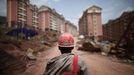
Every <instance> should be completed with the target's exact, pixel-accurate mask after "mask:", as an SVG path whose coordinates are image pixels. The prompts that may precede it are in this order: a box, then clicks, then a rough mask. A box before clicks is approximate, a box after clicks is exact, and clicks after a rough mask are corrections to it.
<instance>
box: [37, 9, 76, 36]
mask: <svg viewBox="0 0 134 75" xmlns="http://www.w3.org/2000/svg"><path fill="white" fill-rule="evenodd" d="M38 18H39V27H40V29H41V30H42V31H45V30H54V31H57V32H59V33H65V32H68V33H71V34H73V35H76V32H77V27H76V26H75V25H74V24H72V23H71V22H69V21H67V20H66V19H65V18H64V16H63V15H61V14H59V13H58V12H56V10H55V9H51V8H50V7H48V6H41V7H40V8H39V13H38Z"/></svg>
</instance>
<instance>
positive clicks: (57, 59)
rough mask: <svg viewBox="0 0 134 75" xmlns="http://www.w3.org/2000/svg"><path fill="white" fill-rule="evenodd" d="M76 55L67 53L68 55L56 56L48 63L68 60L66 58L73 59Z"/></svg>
mask: <svg viewBox="0 0 134 75" xmlns="http://www.w3.org/2000/svg"><path fill="white" fill-rule="evenodd" d="M73 55H74V54H72V53H67V54H61V55H59V56H56V57H54V58H52V59H50V60H48V63H51V62H55V61H59V60H62V59H66V58H71V57H73Z"/></svg>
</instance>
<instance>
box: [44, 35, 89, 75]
mask: <svg viewBox="0 0 134 75" xmlns="http://www.w3.org/2000/svg"><path fill="white" fill-rule="evenodd" d="M58 47H59V50H60V52H61V55H60V56H58V57H55V58H53V59H51V60H50V61H48V64H47V67H46V71H45V72H44V74H43V75H89V74H88V71H87V67H86V65H85V64H84V62H83V61H82V60H81V59H80V58H79V57H78V56H77V55H75V54H73V53H71V52H72V50H73V48H74V38H73V36H72V35H71V34H69V33H63V34H62V35H61V36H60V37H59V40H58Z"/></svg>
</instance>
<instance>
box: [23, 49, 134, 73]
mask: <svg viewBox="0 0 134 75" xmlns="http://www.w3.org/2000/svg"><path fill="white" fill-rule="evenodd" d="M73 53H75V54H78V55H79V56H81V58H82V59H83V60H84V61H85V63H86V65H87V67H88V70H89V72H90V74H91V75H134V66H132V65H126V64H122V63H118V62H113V61H111V60H110V59H109V58H108V57H106V56H102V55H100V54H96V53H94V54H93V53H89V52H84V51H77V50H76V48H75V49H74V50H73ZM58 55H60V51H59V50H58V48H57V46H55V47H53V48H51V49H49V50H46V51H44V52H42V53H40V54H39V56H38V60H37V62H36V65H35V66H32V67H30V68H29V69H28V70H27V71H26V72H25V73H24V74H23V75H42V74H43V72H44V70H45V67H46V63H47V61H48V60H49V59H51V58H53V57H55V56H58Z"/></svg>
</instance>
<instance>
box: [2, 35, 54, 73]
mask: <svg viewBox="0 0 134 75" xmlns="http://www.w3.org/2000/svg"><path fill="white" fill-rule="evenodd" d="M52 33H53V32H51V33H49V34H48V33H47V34H46V33H43V32H41V33H40V34H38V35H36V36H34V37H31V38H29V39H25V38H21V37H16V36H7V35H4V34H2V35H1V36H0V75H19V74H21V73H22V72H24V71H25V70H27V69H28V68H29V67H30V66H33V65H34V64H35V62H36V60H37V57H38V53H39V52H42V51H44V50H47V49H48V48H50V47H52V46H53V45H54V42H56V41H57V36H56V34H55V33H54V34H52ZM50 34H51V35H50Z"/></svg>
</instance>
